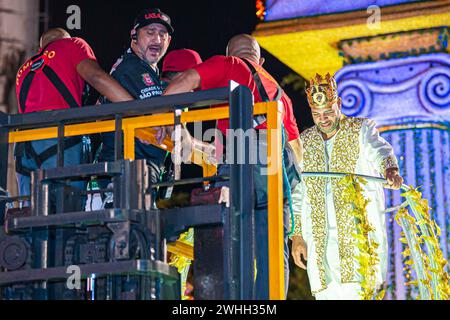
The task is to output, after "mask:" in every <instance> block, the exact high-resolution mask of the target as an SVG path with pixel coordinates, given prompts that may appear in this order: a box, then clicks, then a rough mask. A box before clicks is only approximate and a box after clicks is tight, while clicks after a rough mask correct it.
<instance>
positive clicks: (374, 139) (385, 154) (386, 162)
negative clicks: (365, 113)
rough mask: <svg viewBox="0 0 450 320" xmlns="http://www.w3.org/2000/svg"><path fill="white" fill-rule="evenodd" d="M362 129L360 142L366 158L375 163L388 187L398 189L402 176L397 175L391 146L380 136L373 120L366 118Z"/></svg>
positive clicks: (396, 166)
mask: <svg viewBox="0 0 450 320" xmlns="http://www.w3.org/2000/svg"><path fill="white" fill-rule="evenodd" d="M362 130H363V143H362V144H363V148H364V149H365V156H366V158H367V160H368V161H370V162H373V163H375V165H376V166H377V168H378V170H379V172H380V173H381V174H383V175H384V177H385V178H386V179H387V181H388V183H387V187H388V188H390V189H400V187H401V185H402V183H403V178H402V177H401V176H400V175H399V171H398V163H397V158H396V157H395V155H394V150H393V148H392V146H391V145H390V144H389V142H387V141H386V140H385V139H383V138H382V137H381V136H380V133H379V131H378V130H377V128H376V124H375V122H374V121H372V120H366V121H365V122H364V124H363V127H362Z"/></svg>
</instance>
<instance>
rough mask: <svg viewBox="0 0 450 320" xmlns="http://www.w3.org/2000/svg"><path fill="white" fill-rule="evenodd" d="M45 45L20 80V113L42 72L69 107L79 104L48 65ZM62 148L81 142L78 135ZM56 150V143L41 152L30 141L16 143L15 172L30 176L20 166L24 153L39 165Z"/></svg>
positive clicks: (67, 141)
mask: <svg viewBox="0 0 450 320" xmlns="http://www.w3.org/2000/svg"><path fill="white" fill-rule="evenodd" d="M46 48H47V47H44V48H43V49H42V51H41V53H39V54H37V55H35V56H34V57H32V58H31V61H32V64H31V71H30V72H29V73H28V74H27V76H26V77H25V79H24V80H23V82H22V86H21V88H20V91H19V109H20V111H21V113H25V112H26V108H27V106H26V101H27V98H28V94H29V92H30V88H31V84H32V83H33V80H34V78H35V76H36V74H38V73H40V72H42V73H43V74H44V75H45V76H46V77H47V79H48V80H49V81H50V82H51V83H52V85H53V86H54V87H55V89H56V90H57V91H58V92H59V93H60V94H61V96H62V97H63V98H64V100H65V101H66V102H67V104H68V105H69V107H70V108H79V107H80V105H79V104H78V103H77V101H76V100H75V98H74V97H73V95H72V93H70V91H69V89H68V88H67V86H66V85H65V84H64V82H63V81H62V80H61V78H60V77H59V76H58V75H57V74H56V72H55V71H54V70H53V69H52V68H51V67H50V66H49V65H48V57H47V55H46V54H45V49H46ZM64 141H65V142H64V149H65V150H66V149H70V148H72V147H73V146H75V145H77V144H78V143H80V142H81V138H80V137H71V138H67V139H65V140H64ZM57 150H58V147H57V145H54V146H52V147H50V148H48V149H46V150H44V151H43V152H42V153H40V154H37V153H36V151H35V150H34V149H33V146H32V145H31V142H22V143H17V144H16V148H15V151H14V156H15V157H16V160H17V161H16V172H18V173H19V174H21V175H25V176H30V174H31V170H29V169H27V168H25V167H24V166H22V159H21V158H22V157H23V156H24V154H27V156H28V157H31V158H33V159H34V160H35V161H36V164H37V165H38V166H39V167H40V166H41V164H42V163H44V162H45V161H46V160H48V159H49V158H51V157H53V156H54V155H56V153H57Z"/></svg>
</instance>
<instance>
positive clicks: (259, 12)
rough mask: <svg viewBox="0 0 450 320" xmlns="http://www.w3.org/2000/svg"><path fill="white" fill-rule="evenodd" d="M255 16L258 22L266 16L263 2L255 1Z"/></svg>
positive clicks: (260, 0)
mask: <svg viewBox="0 0 450 320" xmlns="http://www.w3.org/2000/svg"><path fill="white" fill-rule="evenodd" d="M256 16H257V17H258V19H259V20H264V17H265V16H266V6H265V3H264V0H257V1H256Z"/></svg>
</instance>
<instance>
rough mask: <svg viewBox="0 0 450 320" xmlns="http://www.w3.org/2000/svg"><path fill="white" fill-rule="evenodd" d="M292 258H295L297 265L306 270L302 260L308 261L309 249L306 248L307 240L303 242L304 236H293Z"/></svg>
mask: <svg viewBox="0 0 450 320" xmlns="http://www.w3.org/2000/svg"><path fill="white" fill-rule="evenodd" d="M291 251H292V257H293V258H294V262H295V264H296V265H297V266H298V267H300V268H302V269H304V270H306V265H305V264H304V263H303V261H302V258H301V257H303V259H304V260H305V261H307V260H308V249H307V248H306V243H305V240H303V238H302V236H293V237H292V250H291Z"/></svg>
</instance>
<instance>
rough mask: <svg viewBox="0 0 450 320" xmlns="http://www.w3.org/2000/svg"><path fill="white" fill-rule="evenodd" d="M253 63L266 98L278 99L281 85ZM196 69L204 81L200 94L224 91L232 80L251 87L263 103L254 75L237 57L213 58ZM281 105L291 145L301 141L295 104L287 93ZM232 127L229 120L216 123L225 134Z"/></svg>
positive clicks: (283, 96)
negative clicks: (298, 140) (207, 91)
mask: <svg viewBox="0 0 450 320" xmlns="http://www.w3.org/2000/svg"><path fill="white" fill-rule="evenodd" d="M250 63H251V64H252V65H253V66H254V67H255V69H256V70H257V71H258V74H259V76H260V78H261V81H262V84H263V86H264V88H265V89H266V92H267V95H268V96H269V98H270V99H275V97H276V95H277V93H278V92H277V89H278V83H277V82H276V80H275V79H274V78H273V77H272V76H271V75H270V74H269V73H268V72H267V71H266V70H265V69H264V68H263V67H261V66H260V65H258V64H256V63H253V62H252V61H250ZM193 69H195V70H196V71H197V72H198V73H199V75H200V78H201V90H207V89H214V88H223V87H228V85H229V82H230V80H233V81H235V82H237V83H239V84H240V85H243V86H246V87H248V88H249V89H250V90H251V91H252V93H253V96H254V99H255V102H261V101H262V99H261V97H260V95H259V92H258V89H257V86H256V84H255V81H254V80H253V75H252V73H251V71H250V69H249V68H248V67H247V65H246V64H245V63H244V62H243V61H242V60H241V59H240V58H237V57H226V56H214V57H212V58H210V59H208V60H206V61H205V62H203V63H201V64H199V65H197V66H195V67H194V68H193ZM281 102H282V103H283V106H284V112H283V124H284V127H285V128H286V131H287V132H288V135H289V141H292V140H295V139H297V138H298V137H299V135H300V133H299V131H298V127H297V122H296V120H295V117H294V112H293V109H292V101H291V99H289V97H288V96H287V95H286V94H285V93H284V91H283V95H282V97H281ZM229 126H230V120H229V119H223V120H218V121H217V128H218V129H219V130H220V131H222V133H223V134H226V130H227V129H228V128H229ZM257 128H258V129H265V128H267V125H266V123H263V124H262V125H260V126H258V127H257Z"/></svg>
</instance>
